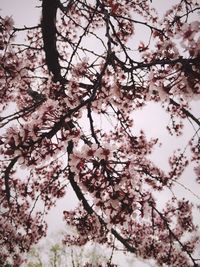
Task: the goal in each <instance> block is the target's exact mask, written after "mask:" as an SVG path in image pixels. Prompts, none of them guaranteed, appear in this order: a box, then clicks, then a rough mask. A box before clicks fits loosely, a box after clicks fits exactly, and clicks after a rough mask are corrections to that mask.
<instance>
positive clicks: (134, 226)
mask: <svg viewBox="0 0 200 267" xmlns="http://www.w3.org/2000/svg"><path fill="white" fill-rule="evenodd" d="M153 4H154V0H152V1H149V0H143V1H142V0H135V1H133V0H129V1H128V0H120V1H119V0H118V1H117V0H94V1H90V0H68V1H63V0H42V1H41V2H40V3H39V5H41V6H40V7H39V8H40V10H41V20H40V21H39V23H38V25H33V26H32V27H26V26H24V27H23V28H17V27H15V25H14V21H13V19H12V17H8V16H7V17H0V26H1V31H0V34H1V37H0V49H1V51H0V61H1V64H0V79H1V83H0V105H1V110H2V113H1V117H0V125H1V137H0V154H1V156H0V166H1V179H0V201H1V202H0V203H1V217H0V229H1V230H0V237H1V241H0V246H1V250H0V262H1V263H2V264H3V263H4V262H6V260H7V259H8V258H11V259H12V264H13V266H15V267H17V266H20V265H21V264H22V262H23V254H24V253H25V252H27V251H29V250H30V248H31V246H32V245H33V244H36V243H37V242H38V241H39V240H40V239H41V237H43V236H45V235H46V230H47V224H46V222H45V215H46V214H47V213H48V211H49V210H50V209H51V208H52V207H53V206H54V205H55V204H56V201H57V200H58V199H59V198H62V197H64V196H65V197H66V198H67V195H66V188H67V187H68V186H71V187H72V189H73V190H74V192H75V194H76V196H77V199H78V200H79V205H78V207H77V208H76V209H75V210H72V211H67V210H66V211H63V217H64V220H65V221H66V224H67V225H70V226H71V227H74V228H75V229H76V232H75V234H73V235H68V234H66V236H65V237H64V240H63V242H64V243H65V244H67V245H79V246H84V245H85V244H86V243H87V242H88V241H94V242H96V243H99V244H104V245H107V246H109V247H112V248H113V250H117V249H118V248H119V247H120V246H121V249H123V250H124V251H125V252H126V251H128V252H130V253H133V254H134V255H135V256H136V257H140V258H143V259H154V260H155V264H156V265H157V266H174V267H175V266H185V267H187V266H199V261H200V257H199V256H198V255H197V253H196V249H197V248H198V246H199V232H198V231H199V230H198V227H197V225H195V222H194V210H197V208H198V207H199V206H198V207H196V205H195V204H194V203H192V201H190V199H186V198H185V199H184V198H183V199H180V198H178V197H177V196H176V194H175V193H176V192H174V187H175V185H176V184H177V183H180V181H181V177H182V175H183V172H184V171H185V169H186V168H188V166H190V167H191V166H192V168H194V173H195V174H196V186H199V183H200V167H199V165H198V163H199V159H200V156H199V150H200V143H199V139H198V131H199V127H200V121H199V119H198V117H196V116H195V115H194V113H193V111H192V109H191V102H192V101H193V100H196V101H198V100H199V96H200V85H199V84H200V83H199V80H200V69H199V66H200V39H199V35H198V33H199V29H200V23H199V21H197V20H195V19H193V18H194V17H195V14H196V15H197V14H198V12H199V10H200V6H199V2H198V0H179V1H175V3H174V5H173V6H172V7H171V8H170V9H169V10H168V11H167V12H166V14H165V15H164V16H163V17H162V18H161V17H159V15H158V13H157V11H156V9H155V8H154V5H153ZM22 32H23V33H24V32H25V33H26V41H24V43H19V42H18V41H17V36H18V35H20V34H21V33H22ZM141 32H142V34H141ZM149 102H151V103H160V104H161V106H162V108H163V109H164V110H165V111H166V112H167V113H168V114H169V116H170V118H171V123H170V124H169V123H168V122H166V127H167V129H168V131H169V134H170V135H175V136H180V135H183V134H184V122H185V121H187V120H189V121H190V122H191V124H192V125H193V126H194V132H193V133H192V134H191V140H190V142H189V143H188V145H187V149H183V148H180V150H176V151H174V153H173V154H172V155H170V156H169V166H170V170H169V171H165V170H163V169H161V167H160V166H157V165H156V164H155V163H154V161H153V160H152V159H151V154H152V153H153V151H154V150H155V147H156V146H158V144H159V140H158V138H157V137H156V136H155V138H154V139H148V138H147V136H146V135H145V132H144V131H141V132H140V134H137V135H136V134H134V131H133V128H134V120H133V114H134V112H135V111H137V110H138V109H141V110H142V108H143V107H144V106H145V105H148V103H149ZM107 118H108V119H109V120H110V121H111V127H110V128H106V127H105V126H104V124H103V123H100V121H105V120H106V119H107ZM147 120H148V118H147ZM158 127H159V126H158ZM188 151H190V152H188ZM159 156H160V155H158V157H159ZM191 179H192V178H191V177H188V180H187V181H188V184H189V183H190V181H191ZM188 184H184V185H183V186H184V187H185V188H187V187H188ZM166 190H168V191H169V192H171V198H170V200H169V201H166V203H165V205H164V207H163V208H162V209H161V208H159V207H158V202H159V200H158V199H157V198H156V197H155V194H160V196H162V193H163V192H164V191H166ZM197 197H198V196H197ZM68 201H70V199H69V200H68ZM38 203H39V204H38ZM109 264H110V265H108V266H112V265H111V263H109Z"/></svg>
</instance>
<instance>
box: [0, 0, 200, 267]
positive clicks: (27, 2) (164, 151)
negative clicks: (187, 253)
mask: <svg viewBox="0 0 200 267" xmlns="http://www.w3.org/2000/svg"><path fill="white" fill-rule="evenodd" d="M175 2H176V1H174V0H167V1H166V0H153V3H155V7H156V8H157V9H159V11H160V12H161V13H164V11H165V10H167V9H168V7H170V6H171V5H172V4H173V3H175ZM40 4H41V2H39V1H35V0H0V9H1V10H0V15H9V16H10V15H12V16H13V19H14V21H15V26H16V27H23V26H24V25H25V26H34V25H37V24H38V22H39V20H40V12H41V9H39V8H35V6H36V5H40ZM20 38H23V36H22V35H21V36H20ZM18 41H19V39H18ZM22 42H23V41H22ZM91 45H92V46H93V45H94V44H91ZM192 106H193V110H192V113H193V114H194V115H196V116H197V117H199V114H200V109H199V105H198V103H197V102H193V105H192ZM149 114H150V116H149ZM133 117H134V120H135V126H134V132H135V133H138V132H139V131H140V129H143V130H144V131H145V133H146V134H147V137H159V139H160V141H161V142H162V141H163V145H162V146H161V147H160V148H159V147H157V149H156V150H155V153H154V154H153V159H154V162H155V163H157V164H158V166H160V167H161V168H162V167H163V168H165V169H167V166H168V165H167V158H168V155H169V154H172V152H173V150H174V149H175V148H176V147H180V148H183V149H184V147H185V146H186V145H187V143H188V140H189V139H190V138H191V136H192V135H193V134H194V129H193V128H192V125H191V124H190V123H189V121H186V125H185V130H184V135H183V137H181V138H176V137H171V136H169V134H168V132H167V130H166V128H165V127H166V122H168V121H169V115H168V114H166V113H165V112H164V110H162V109H161V108H160V107H159V105H157V104H152V103H151V104H148V105H147V106H146V107H145V108H144V109H143V111H142V112H141V111H136V112H134V114H133ZM104 124H105V127H110V125H109V123H108V122H104ZM166 140H167V142H166ZM192 177H194V173H193V170H192V168H188V169H187V170H186V172H185V173H184V175H183V178H182V181H183V182H184V181H187V183H186V185H187V186H188V187H189V188H190V189H191V190H192V191H193V192H194V193H195V194H197V195H200V191H199V188H198V187H196V184H195V183H194V179H190V178H192ZM188 179H190V183H188ZM176 194H177V195H180V196H185V197H186V198H188V199H194V202H197V201H198V200H197V198H194V196H193V195H192V194H191V192H189V191H187V190H183V188H181V187H180V186H177V187H176ZM168 198H169V194H168V193H167V192H166V193H165V194H162V199H159V204H160V206H162V204H163V203H164V202H165V201H166V199H168ZM76 205H77V200H76V197H75V195H74V193H73V192H72V190H71V189H70V188H69V190H68V192H67V194H66V197H65V198H63V199H61V200H59V201H58V202H57V206H56V208H54V209H52V210H51V211H50V213H49V215H48V223H49V230H48V237H49V238H51V239H52V238H54V236H55V234H56V233H57V232H58V231H60V230H61V229H63V230H64V226H65V224H64V223H63V221H62V212H63V210H64V209H65V210H70V209H73V208H74V207H75V206H76ZM195 219H196V221H198V220H200V217H199V215H198V216H196V218H195ZM123 260H125V258H124V259H122V258H121V259H120V262H121V264H122V266H128V265H127V264H126V265H124V264H125V262H124V263H123ZM116 261H119V257H118V258H117V260H116ZM129 266H130V267H133V266H134V267H143V266H144V267H146V266H149V264H147V265H146V264H144V263H143V264H142V263H141V262H139V261H137V262H134V265H133V263H131V264H130V265H129Z"/></svg>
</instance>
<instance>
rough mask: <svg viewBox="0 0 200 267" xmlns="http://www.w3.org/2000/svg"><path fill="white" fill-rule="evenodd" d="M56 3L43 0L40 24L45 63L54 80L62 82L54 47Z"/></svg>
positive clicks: (56, 0)
mask: <svg viewBox="0 0 200 267" xmlns="http://www.w3.org/2000/svg"><path fill="white" fill-rule="evenodd" d="M58 5H59V1H58V0H43V2H42V23H41V26H42V36H43V42H44V52H45V56H46V64H47V66H48V69H49V71H50V72H51V73H52V74H53V79H54V81H55V82H57V81H59V82H61V83H63V82H64V80H63V78H62V76H61V67H60V64H59V61H58V56H59V54H58V51H57V47H56V13H57V8H58Z"/></svg>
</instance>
